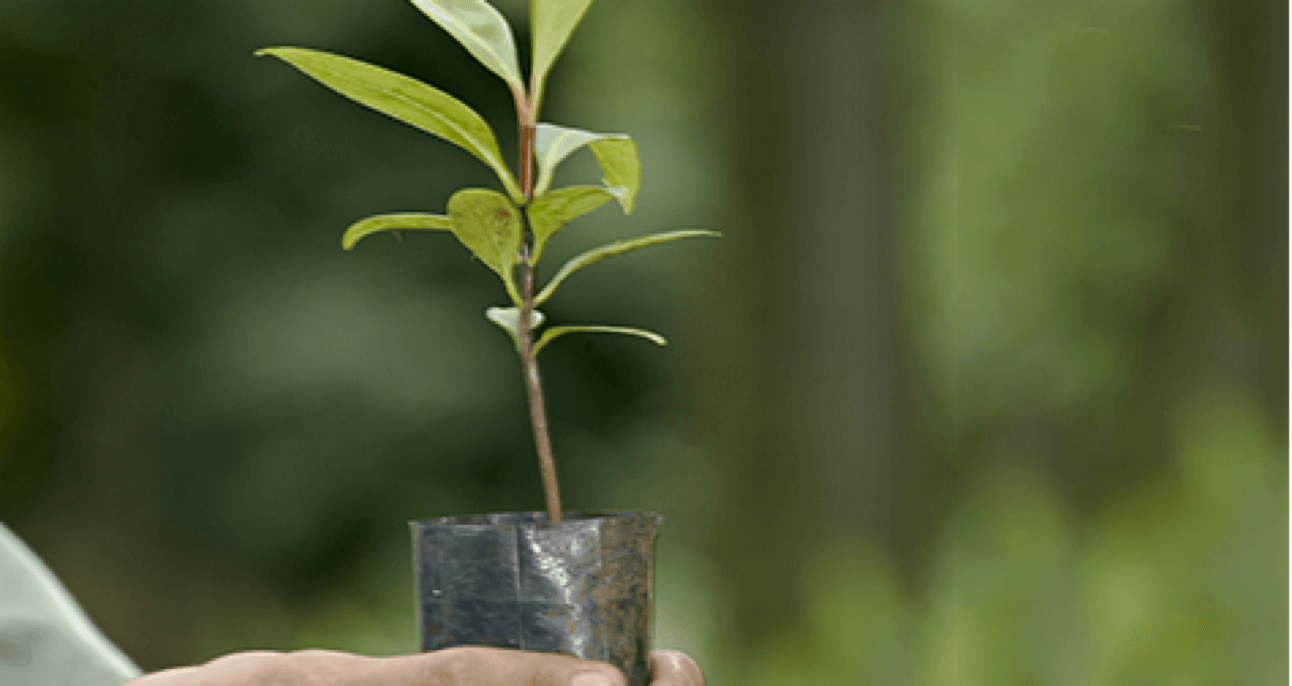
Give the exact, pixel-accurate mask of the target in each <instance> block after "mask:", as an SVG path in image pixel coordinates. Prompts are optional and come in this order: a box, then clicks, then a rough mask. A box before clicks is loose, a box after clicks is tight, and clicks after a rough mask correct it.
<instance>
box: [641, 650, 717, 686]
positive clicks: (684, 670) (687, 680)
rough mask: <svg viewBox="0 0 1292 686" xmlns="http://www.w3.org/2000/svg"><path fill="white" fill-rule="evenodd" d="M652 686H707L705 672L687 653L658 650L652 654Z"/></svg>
mask: <svg viewBox="0 0 1292 686" xmlns="http://www.w3.org/2000/svg"><path fill="white" fill-rule="evenodd" d="M650 669H651V673H652V674H653V675H654V677H655V678H654V679H653V680H652V681H651V686H705V684H704V673H703V672H701V671H700V665H697V664H695V660H692V659H691V658H690V657H689V656H688V655H687V654H686V653H683V652H679V651H676V650H656V651H653V652H651V654H650Z"/></svg>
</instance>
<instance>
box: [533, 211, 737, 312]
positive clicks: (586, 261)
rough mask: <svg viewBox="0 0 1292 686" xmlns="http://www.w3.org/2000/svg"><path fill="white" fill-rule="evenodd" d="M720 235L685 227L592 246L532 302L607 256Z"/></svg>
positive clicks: (546, 296)
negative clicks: (679, 229) (671, 242)
mask: <svg viewBox="0 0 1292 686" xmlns="http://www.w3.org/2000/svg"><path fill="white" fill-rule="evenodd" d="M721 236H722V234H720V233H718V232H717V231H706V230H704V229H685V230H682V231H667V232H665V233H656V234H651V235H649V236H642V237H640V238H632V239H629V240H626V241H616V242H614V243H610V244H608V245H603V246H601V247H599V248H593V249H592V250H589V251H587V252H585V253H582V254H580V255H577V256H575V257H574V258H572V259H571V260H570V261H569V262H566V263H565V264H564V265H563V266H562V267H561V270H560V271H558V272H557V273H556V276H554V277H552V280H551V281H549V282H548V283H547V286H546V287H544V288H543V292H541V293H539V294H538V296H537V297H536V298H534V304H535V305H538V304H541V303H543V302H546V301H547V299H548V298H550V297H552V294H553V293H555V292H556V289H557V287H558V286H560V285H561V282H562V281H565V280H566V279H567V278H569V276H570V275H571V274H573V273H574V272H576V271H578V270H580V269H582V268H584V267H586V266H588V265H590V264H592V263H594V262H600V261H601V260H604V259H606V258H608V257H614V256H616V255H622V254H624V253H626V252H631V251H633V250H640V249H642V248H649V247H650V246H652V245H659V244H660V243H668V242H670V241H677V240H681V239H683V238H719V237H721Z"/></svg>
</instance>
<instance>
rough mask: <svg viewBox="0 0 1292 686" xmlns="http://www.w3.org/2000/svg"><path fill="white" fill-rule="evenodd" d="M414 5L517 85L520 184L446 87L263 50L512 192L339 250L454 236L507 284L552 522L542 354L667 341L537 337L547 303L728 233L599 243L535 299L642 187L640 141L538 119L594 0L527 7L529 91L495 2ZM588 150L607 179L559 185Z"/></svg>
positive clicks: (375, 228) (474, 194) (311, 54)
mask: <svg viewBox="0 0 1292 686" xmlns="http://www.w3.org/2000/svg"><path fill="white" fill-rule="evenodd" d="M412 3H413V5H415V6H416V7H417V8H418V9H419V10H421V11H422V12H423V13H424V14H426V16H428V17H430V18H431V20H433V21H434V22H435V23H436V24H438V25H439V26H440V28H442V29H444V30H445V31H447V32H448V33H449V34H450V35H451V36H453V38H455V39H457V41H458V42H459V43H461V44H462V46H463V47H465V48H466V49H467V51H468V52H470V53H471V54H472V55H473V56H475V58H476V59H477V60H479V61H480V63H481V64H483V65H484V66H485V67H487V68H488V69H489V70H490V71H492V72H493V73H495V74H497V75H498V76H499V77H500V78H502V80H503V81H505V82H506V83H507V86H508V87H509V88H510V89H511V93H512V97H513V98H514V100H515V102H516V122H517V126H518V127H519V129H520V180H519V181H517V179H516V176H514V175H513V174H512V171H511V169H510V168H509V167H508V166H507V163H506V162H505V161H504V159H503V155H502V152H501V151H500V150H499V148H498V141H497V138H496V137H495V136H494V133H493V131H492V130H491V129H490V128H489V124H487V123H486V122H485V120H484V119H483V118H482V117H481V116H480V115H479V114H477V113H476V112H475V111H474V110H472V109H471V108H470V107H468V106H467V105H466V104H465V103H463V102H461V101H460V100H457V99H456V98H454V97H453V96H451V95H449V94H447V93H445V92H443V91H441V90H439V89H437V88H434V87H432V86H429V85H427V84H425V83H422V82H420V81H417V80H415V79H412V78H409V77H407V76H404V75H402V74H398V73H395V72H392V71H389V70H386V69H382V68H381V67H377V66H373V65H371V64H367V63H364V62H360V61H358V60H353V59H350V58H348V57H342V56H339V55H334V54H330V53H326V52H321V51H318V50H307V49H304V48H292V47H281V48H266V49H264V50H260V51H257V53H256V54H257V55H273V56H274V57H277V58H279V59H282V60H283V61H285V62H287V63H288V64H290V65H292V66H293V67H295V68H296V69H299V70H300V71H301V72H303V73H304V74H306V75H307V76H309V77H311V78H313V79H315V80H316V81H318V82H319V83H322V84H323V85H325V86H327V87H329V88H331V89H332V90H334V91H336V92H338V93H340V94H341V95H344V96H345V97H347V98H350V99H352V100H354V101H355V102H358V103H360V104H362V105H366V106H368V107H371V108H372V109H375V110H377V111H379V112H382V113H384V114H387V115H389V116H391V117H394V118H395V119H398V120H400V121H402V122H405V123H407V124H411V125H413V126H415V127H417V128H419V129H422V130H423V131H426V132H427V133H431V134H434V135H436V136H439V137H440V138H443V139H444V140H446V141H448V142H450V143H453V144H455V145H457V146H459V147H461V148H463V149H464V150H466V151H467V152H469V153H471V154H472V155H475V156H476V157H477V158H478V159H479V160H480V161H481V162H484V163H485V164H486V165H488V166H489V168H491V169H493V171H494V173H495V174H497V175H498V179H499V180H500V181H501V182H502V186H503V190H505V191H506V193H505V194H504V193H499V192H498V191H495V190H489V189H485V188H465V189H462V190H460V191H458V192H457V193H455V194H454V195H453V196H452V197H451V198H449V202H448V207H447V214H443V215H441V214H417V213H408V214H383V215H378V216H375V217H369V218H368V219H364V220H362V221H360V222H357V223H355V224H354V225H352V226H350V228H349V229H347V230H346V232H345V234H344V235H343V236H342V238H341V245H342V247H343V248H345V249H346V250H350V249H351V248H353V247H354V245H355V244H356V243H358V242H359V241H360V240H361V239H363V238H365V237H367V236H370V235H372V234H374V233H379V232H382V231H403V230H428V231H451V232H452V233H453V235H454V236H456V237H457V239H458V240H459V241H461V242H462V244H463V245H465V246H466V247H467V249H469V250H470V251H471V252H472V253H473V254H474V255H475V256H476V258H478V259H479V260H480V262H482V263H483V264H484V265H485V266H487V267H489V268H490V269H491V270H493V271H494V272H495V273H496V274H497V275H498V277H499V278H500V279H501V280H502V283H503V287H504V288H505V289H506V292H507V295H508V296H509V298H510V299H511V306H510V307H491V308H489V309H488V311H487V312H486V313H485V315H486V316H487V317H488V319H489V320H490V321H492V322H493V323H495V324H497V325H498V326H499V327H501V328H502V329H503V330H504V331H506V332H507V333H508V334H509V335H510V336H511V338H512V341H513V342H514V344H515V347H516V352H517V354H518V355H519V356H520V362H521V367H522V370H523V372H524V378H525V386H526V389H527V395H528V398H529V414H530V420H531V423H532V424H533V428H534V442H535V445H536V447H537V449H538V458H539V466H540V469H541V471H542V475H543V491H544V494H545V496H546V499H547V512H548V516H549V520H550V521H554V522H556V521H560V520H561V496H560V490H559V488H558V486H557V480H556V464H555V461H554V460H553V457H552V445H551V439H550V437H549V435H548V427H547V413H546V410H545V409H544V406H543V383H542V377H541V376H540V375H539V370H538V353H539V352H540V351H542V350H543V349H544V348H545V347H546V346H547V345H548V344H549V343H551V342H552V341H553V340H555V339H556V338H558V337H560V336H563V335H565V334H570V333H619V334H627V335H631V336H640V337H642V338H645V339H647V340H649V341H652V342H654V343H656V344H658V345H665V344H666V341H665V340H664V338H663V337H662V336H660V335H659V334H656V333H652V332H650V331H644V330H642V329H635V328H630V327H624V326H554V327H550V328H547V329H545V330H543V332H542V335H541V336H539V337H538V339H537V340H535V333H536V332H537V330H538V329H540V328H541V327H542V326H543V323H544V317H543V314H542V312H540V311H539V310H538V307H539V306H540V305H542V304H543V303H545V302H547V300H548V299H549V298H551V297H552V296H553V295H554V294H555V293H556V290H557V288H559V287H560V286H561V284H563V283H565V280H566V279H567V278H569V277H570V275H572V274H573V273H574V272H576V271H578V270H580V269H582V268H583V267H586V266H588V265H590V264H593V263H595V262H600V261H601V260H604V259H606V258H608V257H614V256H616V255H622V254H624V253H626V252H630V251H633V250H639V249H641V248H646V247H649V246H652V245H658V244H660V243H667V242H669V241H675V240H680V239H683V238H697V237H702V236H714V237H716V236H718V235H720V234H718V233H717V232H715V231H705V230H684V231H670V232H666V233H658V234H653V235H648V236H641V237H638V238H633V239H629V240H623V241H617V242H614V243H611V244H608V245H604V246H601V247H599V248H594V249H592V250H589V251H587V252H584V253H582V254H580V255H578V256H576V257H574V258H573V259H571V260H570V261H569V262H566V263H565V264H564V265H563V266H562V267H561V268H560V269H559V270H558V271H557V272H556V275H555V276H553V277H552V278H551V280H550V281H548V282H547V284H546V285H545V286H544V287H543V288H542V289H541V290H539V291H538V293H537V294H535V285H534V280H535V274H534V272H535V268H536V267H537V266H538V263H539V260H540V259H542V257H543V249H544V248H545V247H546V245H547V242H548V241H549V240H551V238H552V236H554V235H555V234H556V232H557V231H559V230H560V229H561V228H562V227H564V226H565V225H566V224H568V223H570V222H571V221H573V220H575V219H577V218H579V217H581V216H583V215H585V214H587V213H589V212H591V211H593V210H595V209H597V208H599V207H601V206H602V205H605V204H606V203H609V202H610V201H612V200H613V201H617V202H618V203H619V206H620V207H621V208H622V209H623V211H624V213H625V214H630V213H631V212H632V211H633V203H634V201H635V200H636V198H637V192H638V190H639V189H640V187H641V161H640V159H639V157H638V155H637V145H636V143H634V142H633V140H632V138H630V137H628V136H625V135H622V134H605V133H592V132H589V131H581V130H579V129H573V128H569V127H565V126H559V125H556V124H547V123H539V111H540V110H541V108H542V104H543V94H544V88H545V86H546V83H547V74H548V72H549V71H550V70H551V68H552V65H553V64H554V63H555V62H556V58H557V57H558V56H559V55H560V53H561V50H562V49H563V48H564V47H565V44H566V42H567V41H568V40H569V38H570V34H571V33H573V31H574V28H575V26H577V25H578V23H579V22H580V21H581V20H582V19H583V16H584V14H585V13H586V12H587V10H588V8H589V6H591V5H592V0H530V4H529V5H530V29H531V34H532V35H533V54H532V57H533V59H532V61H531V62H532V69H531V73H530V75H529V82H528V88H527V87H526V83H525V81H524V79H522V77H521V72H520V66H519V62H518V61H517V59H516V46H515V42H514V40H513V38H512V32H511V27H510V26H509V25H508V24H507V20H506V19H504V18H503V16H502V15H501V14H500V13H499V12H498V11H497V10H496V9H494V7H493V6H491V5H490V4H489V3H488V2H487V1H486V0H412ZM583 147H587V148H589V149H590V150H591V151H592V154H593V155H595V156H596V158H597V163H598V164H599V165H600V166H601V171H602V173H603V174H604V178H603V179H602V183H601V185H599V186H569V187H566V188H558V189H552V188H551V184H552V176H553V173H554V172H555V171H556V168H557V166H558V165H560V164H561V162H563V161H564V160H565V159H566V158H567V157H569V156H570V155H571V154H573V153H574V152H576V151H578V150H579V149H580V148H583ZM535 162H537V164H538V178H537V179H535V176H534V164H535ZM517 272H519V275H518V274H517Z"/></svg>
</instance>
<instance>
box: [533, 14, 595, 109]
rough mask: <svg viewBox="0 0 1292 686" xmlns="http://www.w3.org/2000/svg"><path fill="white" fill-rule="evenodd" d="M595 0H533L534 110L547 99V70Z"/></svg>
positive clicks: (550, 67)
mask: <svg viewBox="0 0 1292 686" xmlns="http://www.w3.org/2000/svg"><path fill="white" fill-rule="evenodd" d="M591 5H592V0H530V2H529V17H530V21H531V22H532V26H531V31H532V32H533V34H534V65H533V68H532V69H531V72H532V76H531V78H530V83H531V84H532V85H533V98H534V111H535V112H536V113H537V112H538V109H539V106H540V105H541V104H542V101H543V90H544V86H545V85H546V83H547V73H548V71H550V70H551V69H552V65H553V64H555V63H556V58H557V57H558V56H560V54H561V50H562V49H563V48H564V47H565V44H566V42H568V41H569V40H570V34H571V33H574V27H576V26H578V25H579V21H580V20H582V19H583V15H584V13H586V12H587V11H588V7H589V6H591Z"/></svg>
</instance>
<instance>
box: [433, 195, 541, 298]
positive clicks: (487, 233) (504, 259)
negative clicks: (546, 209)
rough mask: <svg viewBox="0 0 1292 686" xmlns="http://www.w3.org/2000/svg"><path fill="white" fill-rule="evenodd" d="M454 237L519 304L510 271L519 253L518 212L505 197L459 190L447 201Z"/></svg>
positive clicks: (519, 226)
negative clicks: (494, 275) (496, 274)
mask: <svg viewBox="0 0 1292 686" xmlns="http://www.w3.org/2000/svg"><path fill="white" fill-rule="evenodd" d="M449 219H450V220H451V221H452V223H453V235H455V236H457V237H458V240H459V241H462V244H463V245H465V246H467V248H468V249H469V250H471V252H472V253H474V254H475V256H476V257H478V258H480V261H481V262H484V263H485V264H486V265H488V266H489V268H490V269H492V270H494V271H495V272H497V273H498V276H501V277H502V279H503V283H505V284H506V285H507V292H508V294H510V295H511V296H512V299H513V300H517V301H519V299H520V298H518V297H517V295H516V286H515V283H514V281H513V277H512V270H513V269H514V268H515V266H516V256H517V253H519V252H520V243H521V233H522V230H523V229H522V224H521V218H520V210H518V209H516V206H515V205H514V204H512V202H511V201H510V200H508V199H507V196H505V195H503V194H502V193H498V192H496V191H491V190H486V189H483V188H468V189H465V190H460V191H458V192H457V193H454V194H453V197H452V198H449Z"/></svg>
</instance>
